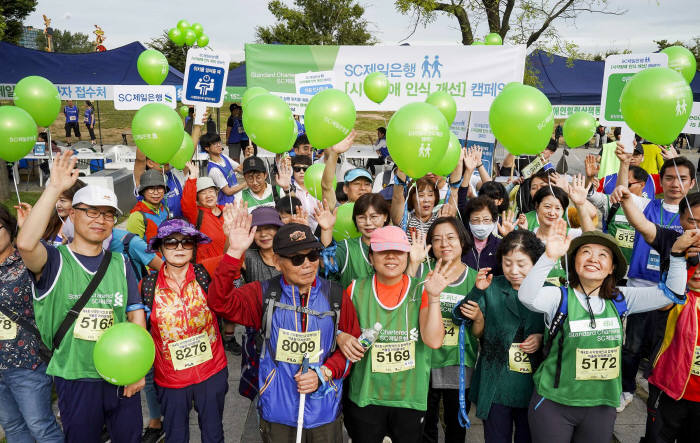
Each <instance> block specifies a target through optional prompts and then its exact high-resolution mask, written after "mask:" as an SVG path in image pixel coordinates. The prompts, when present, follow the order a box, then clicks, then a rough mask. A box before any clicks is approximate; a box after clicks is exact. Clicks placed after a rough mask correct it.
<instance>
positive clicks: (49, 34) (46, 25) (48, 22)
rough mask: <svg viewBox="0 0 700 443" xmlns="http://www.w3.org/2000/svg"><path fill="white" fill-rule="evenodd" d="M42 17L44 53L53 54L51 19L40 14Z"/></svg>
mask: <svg viewBox="0 0 700 443" xmlns="http://www.w3.org/2000/svg"><path fill="white" fill-rule="evenodd" d="M42 16H43V17H44V35H45V36H46V51H47V52H53V28H52V27H51V19H50V18H48V17H47V16H46V14H42Z"/></svg>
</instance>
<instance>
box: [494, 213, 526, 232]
mask: <svg viewBox="0 0 700 443" xmlns="http://www.w3.org/2000/svg"><path fill="white" fill-rule="evenodd" d="M523 217H525V216H523ZM515 220H516V219H515V212H514V211H513V210H512V209H509V210H508V211H503V212H502V213H501V221H500V222H499V223H498V233H499V234H501V237H505V236H506V235H508V234H510V233H511V232H513V231H514V230H515ZM525 229H527V219H526V220H525Z"/></svg>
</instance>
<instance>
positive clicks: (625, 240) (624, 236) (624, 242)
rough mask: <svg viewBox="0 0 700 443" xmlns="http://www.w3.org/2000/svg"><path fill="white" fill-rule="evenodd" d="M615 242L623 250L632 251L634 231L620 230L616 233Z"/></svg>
mask: <svg viewBox="0 0 700 443" xmlns="http://www.w3.org/2000/svg"><path fill="white" fill-rule="evenodd" d="M615 241H616V242H617V245H618V246H619V247H621V248H629V249H632V247H633V246H634V229H623V228H618V229H617V232H615Z"/></svg>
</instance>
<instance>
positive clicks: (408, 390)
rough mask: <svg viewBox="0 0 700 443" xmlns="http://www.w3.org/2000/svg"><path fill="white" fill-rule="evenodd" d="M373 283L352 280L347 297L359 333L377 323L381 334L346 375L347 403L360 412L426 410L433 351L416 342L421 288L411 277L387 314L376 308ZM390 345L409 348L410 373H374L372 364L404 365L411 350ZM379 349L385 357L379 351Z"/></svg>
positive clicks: (379, 307) (367, 279) (387, 310)
mask: <svg viewBox="0 0 700 443" xmlns="http://www.w3.org/2000/svg"><path fill="white" fill-rule="evenodd" d="M375 278H376V277H371V278H366V279H363V280H356V281H355V283H354V285H353V290H352V294H351V297H352V301H353V304H354V305H355V310H356V311H357V319H358V320H359V322H360V328H362V329H363V330H364V329H368V328H372V326H373V325H374V324H375V323H377V322H379V323H381V324H382V330H381V331H380V333H379V338H378V339H377V341H376V342H375V344H374V345H372V347H370V348H369V349H367V352H365V356H364V357H363V358H362V360H360V361H359V362H357V363H355V364H354V365H353V369H352V372H351V373H350V391H349V397H350V400H352V401H353V402H354V403H355V404H357V405H358V406H361V407H362V406H367V405H379V406H389V407H395V408H410V409H417V410H419V411H425V410H426V409H427V407H428V385H429V384H430V354H431V349H430V348H429V347H428V346H426V345H425V343H423V340H422V339H421V337H420V323H419V314H420V305H421V292H422V290H423V286H422V285H419V283H418V280H416V279H413V278H411V279H410V280H409V281H410V284H409V285H408V288H407V290H406V294H405V295H404V297H403V300H401V302H400V303H399V304H398V305H397V306H396V307H394V308H390V309H389V308H385V307H383V306H382V305H381V304H380V302H379V299H378V298H377V296H376V295H375V293H374V281H375ZM391 343H397V345H398V344H400V343H407V344H408V345H409V347H410V348H412V349H413V352H414V355H413V361H414V367H413V368H412V369H407V370H402V371H397V372H391V373H387V372H378V371H379V370H381V369H380V367H379V364H377V367H376V368H373V366H374V365H375V361H376V362H379V361H381V362H382V364H387V363H391V362H401V361H403V362H404V363H405V362H406V360H408V358H407V357H409V356H410V352H409V350H402V349H400V348H398V347H397V348H396V349H389V348H388V347H390V346H391ZM377 344H379V346H377ZM382 346H384V348H382ZM381 349H385V350H386V351H387V352H380V351H381ZM404 354H406V355H404ZM373 369H374V370H373Z"/></svg>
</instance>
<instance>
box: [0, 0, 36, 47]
mask: <svg viewBox="0 0 700 443" xmlns="http://www.w3.org/2000/svg"><path fill="white" fill-rule="evenodd" d="M36 5H37V0H0V40H2V41H5V42H10V43H13V44H15V45H16V44H17V43H19V39H20V37H21V36H22V31H23V29H22V20H24V18H25V17H26V16H28V15H29V14H31V13H32V12H33V11H34V9H36Z"/></svg>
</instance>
